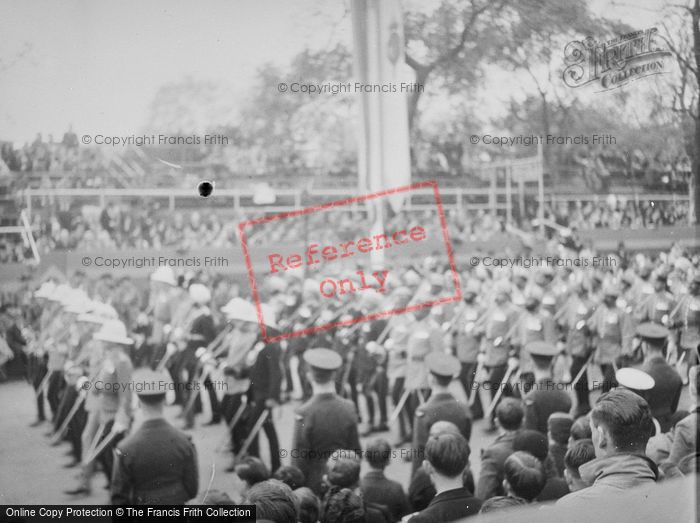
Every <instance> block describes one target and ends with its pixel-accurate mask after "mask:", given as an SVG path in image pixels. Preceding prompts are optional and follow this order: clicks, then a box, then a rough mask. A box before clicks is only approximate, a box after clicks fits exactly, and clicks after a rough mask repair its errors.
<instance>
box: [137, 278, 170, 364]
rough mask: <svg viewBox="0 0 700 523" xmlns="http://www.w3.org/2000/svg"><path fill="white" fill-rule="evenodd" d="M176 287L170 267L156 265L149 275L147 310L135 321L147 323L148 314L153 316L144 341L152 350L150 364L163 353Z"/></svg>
mask: <svg viewBox="0 0 700 523" xmlns="http://www.w3.org/2000/svg"><path fill="white" fill-rule="evenodd" d="M176 287H177V280H176V279H175V273H173V270H172V269H171V268H170V267H167V266H164V265H163V266H160V267H158V268H157V269H156V270H155V271H154V272H153V274H151V277H150V294H149V303H148V308H147V312H146V313H144V314H143V315H141V316H140V318H138V319H137V323H140V324H142V325H145V324H146V323H148V317H147V316H148V315H149V314H151V315H152V316H153V320H152V325H151V329H150V336H149V338H148V339H147V340H146V343H147V344H148V345H150V346H151V349H152V350H153V361H152V365H154V366H155V365H157V364H158V362H159V361H160V359H161V358H162V357H163V355H164V354H165V343H166V341H167V332H166V331H167V330H168V328H166V325H167V326H169V325H171V324H172V316H173V308H174V304H175V301H174V300H173V298H174V289H175V288H176Z"/></svg>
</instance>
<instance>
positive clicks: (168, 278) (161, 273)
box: [151, 265, 177, 287]
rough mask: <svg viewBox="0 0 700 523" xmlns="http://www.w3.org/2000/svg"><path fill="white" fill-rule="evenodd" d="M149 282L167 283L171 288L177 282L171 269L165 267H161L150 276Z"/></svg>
mask: <svg viewBox="0 0 700 523" xmlns="http://www.w3.org/2000/svg"><path fill="white" fill-rule="evenodd" d="M151 281H157V282H160V283H167V284H168V285H172V286H173V287H174V286H176V285H177V280H176V279H175V272H174V271H173V269H172V268H171V267H168V266H167V265H161V266H160V267H158V268H157V269H156V270H155V271H153V274H151Z"/></svg>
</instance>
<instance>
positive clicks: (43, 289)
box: [34, 281, 56, 298]
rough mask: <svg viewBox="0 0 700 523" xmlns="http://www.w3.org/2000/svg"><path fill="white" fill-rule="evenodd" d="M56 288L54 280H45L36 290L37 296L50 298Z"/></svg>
mask: <svg viewBox="0 0 700 523" xmlns="http://www.w3.org/2000/svg"><path fill="white" fill-rule="evenodd" d="M54 290H56V284H55V283H54V282H52V281H45V282H44V283H42V284H41V286H40V287H39V288H38V289H37V290H36V291H34V297H35V298H48V297H49V296H51V295H52V294H53V291H54Z"/></svg>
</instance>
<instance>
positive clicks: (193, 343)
mask: <svg viewBox="0 0 700 523" xmlns="http://www.w3.org/2000/svg"><path fill="white" fill-rule="evenodd" d="M189 295H190V299H191V300H192V302H193V304H194V306H193V308H192V309H191V310H190V315H189V317H188V320H187V325H188V329H189V332H187V333H186V334H185V349H184V351H183V353H182V361H181V365H182V367H181V368H182V370H184V372H185V373H186V374H187V381H186V383H187V387H186V394H185V398H186V400H185V409H184V411H183V417H184V418H185V429H186V430H187V429H191V428H192V427H194V415H195V411H199V410H201V403H200V398H199V392H200V391H199V385H200V384H199V382H198V379H199V376H198V374H199V372H200V366H199V359H198V358H197V356H196V352H197V349H198V348H200V347H207V346H208V345H209V344H210V343H211V342H212V341H213V340H214V338H215V337H216V331H215V329H214V318H213V317H212V315H211V311H210V310H209V307H208V306H207V304H208V303H209V301H210V300H211V293H210V292H209V289H207V287H205V286H204V285H202V284H201V283H193V284H192V285H190V288H189ZM207 378H208V377H207ZM204 386H205V388H206V390H207V391H208V393H209V399H210V402H211V410H212V416H213V418H214V421H216V417H217V416H219V402H218V399H217V397H216V393H215V391H214V390H213V387H212V385H211V381H209V383H208V384H207V383H206V380H205V383H204ZM192 394H195V395H196V396H197V397H196V398H195V399H194V400H192V399H191V397H190V396H191V395H192Z"/></svg>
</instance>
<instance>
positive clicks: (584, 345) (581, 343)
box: [560, 296, 593, 357]
mask: <svg viewBox="0 0 700 523" xmlns="http://www.w3.org/2000/svg"><path fill="white" fill-rule="evenodd" d="M592 313H593V306H592V303H591V302H590V301H589V300H582V299H581V298H580V297H579V296H572V297H571V298H570V299H569V301H567V302H566V305H565V308H564V312H563V313H562V315H561V319H560V322H561V324H562V325H563V326H564V328H565V329H566V332H567V334H566V349H567V352H568V353H569V354H571V355H572V356H577V357H585V356H587V355H588V336H587V329H586V328H585V322H586V320H588V318H589V317H590V316H591V314H592ZM581 321H583V322H584V323H583V325H581V326H579V323H580V322H581Z"/></svg>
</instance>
